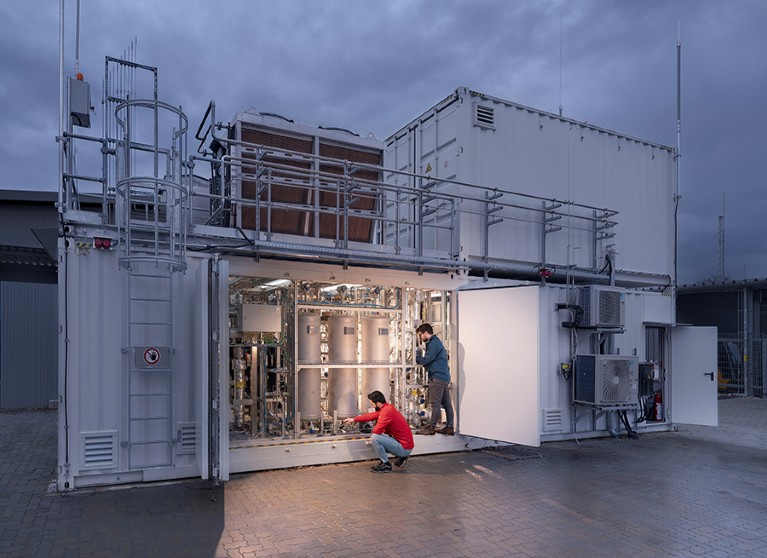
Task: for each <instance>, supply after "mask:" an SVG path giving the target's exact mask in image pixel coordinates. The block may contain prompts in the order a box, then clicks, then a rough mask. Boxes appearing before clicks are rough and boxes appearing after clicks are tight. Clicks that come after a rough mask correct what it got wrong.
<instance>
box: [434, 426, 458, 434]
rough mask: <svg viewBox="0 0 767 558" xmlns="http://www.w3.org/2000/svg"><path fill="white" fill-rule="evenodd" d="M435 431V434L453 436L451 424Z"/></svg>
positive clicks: (453, 431)
mask: <svg viewBox="0 0 767 558" xmlns="http://www.w3.org/2000/svg"><path fill="white" fill-rule="evenodd" d="M436 432H437V434H445V435H446V436H455V430H453V427H452V426H446V427H445V428H440V429H439V430H437V431H436Z"/></svg>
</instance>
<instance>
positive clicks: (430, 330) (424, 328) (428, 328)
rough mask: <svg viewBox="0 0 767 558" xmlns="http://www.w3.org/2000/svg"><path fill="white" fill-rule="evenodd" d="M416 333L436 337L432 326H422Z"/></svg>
mask: <svg viewBox="0 0 767 558" xmlns="http://www.w3.org/2000/svg"><path fill="white" fill-rule="evenodd" d="M415 331H416V333H428V334H429V335H434V328H433V327H431V324H421V325H419V326H418V329H416V330H415Z"/></svg>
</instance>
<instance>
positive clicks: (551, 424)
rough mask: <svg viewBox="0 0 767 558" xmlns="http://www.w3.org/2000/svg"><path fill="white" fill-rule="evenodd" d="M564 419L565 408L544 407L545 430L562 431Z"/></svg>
mask: <svg viewBox="0 0 767 558" xmlns="http://www.w3.org/2000/svg"><path fill="white" fill-rule="evenodd" d="M563 420H564V410H563V409H543V431H544V432H562V428H563Z"/></svg>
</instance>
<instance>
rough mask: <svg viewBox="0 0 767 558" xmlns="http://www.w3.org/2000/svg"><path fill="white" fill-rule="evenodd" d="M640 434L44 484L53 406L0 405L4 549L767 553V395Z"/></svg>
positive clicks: (0, 549) (216, 553) (45, 552)
mask: <svg viewBox="0 0 767 558" xmlns="http://www.w3.org/2000/svg"><path fill="white" fill-rule="evenodd" d="M719 410H720V427H718V428H707V427H692V426H690V427H687V426H684V427H682V428H680V430H679V431H678V432H668V433H658V434H645V435H641V436H640V438H639V439H638V440H630V439H627V438H619V439H612V438H608V439H598V440H586V441H581V442H580V444H576V443H575V442H556V443H547V444H544V445H543V446H542V447H541V448H538V449H537V450H534V451H521V452H517V454H516V455H515V454H514V453H511V454H504V453H503V452H494V451H487V450H480V451H474V452H470V453H453V454H443V455H430V456H416V457H414V458H412V459H410V460H409V461H408V462H407V464H406V466H405V468H404V469H402V470H399V471H396V472H394V473H391V474H385V475H376V474H373V473H371V472H370V471H369V468H370V465H371V462H366V463H352V464H343V465H329V466H322V467H308V468H304V469H297V470H279V471H267V472H260V473H251V474H240V475H235V476H234V477H233V479H232V480H231V481H230V482H228V483H227V484H226V485H225V486H224V487H223V488H221V487H219V488H217V489H215V490H214V489H211V488H210V487H209V485H208V484H207V483H206V482H203V481H183V482H174V483H166V484H151V485H142V486H132V487H130V488H126V487H122V488H118V489H99V490H78V491H75V492H70V493H66V494H61V493H54V494H51V493H48V491H47V489H48V486H49V484H50V481H51V479H52V478H53V473H54V468H55V463H56V447H55V446H56V416H55V413H52V412H50V411H29V412H22V413H0V456H2V457H1V458H0V459H1V461H0V556H8V557H21V556H30V557H37V556H64V557H101V556H103V557H109V558H113V557H121V556H140V557H145V556H158V557H160V556H161V557H184V558H188V557H198V556H199V557H216V558H218V557H221V558H223V557H237V558H240V557H286V558H287V557H303V556H310V557H315V556H316V557H325V556H327V557H344V556H348V557H357V556H384V557H399V556H413V557H431V556H440V557H443V556H444V557H483V558H484V557H494V556H497V557H507V556H508V557H528V558H530V557H546V558H550V557H564V558H569V557H572V558H576V557H626V558H628V557H640V558H641V557H647V558H656V557H688V556H705V557H728V556H732V557H739V558H742V557H746V558H748V557H754V558H756V557H765V556H767V529H765V525H767V434H765V429H766V428H767V401H765V400H761V399H743V398H739V399H726V400H721V401H720V402H719Z"/></svg>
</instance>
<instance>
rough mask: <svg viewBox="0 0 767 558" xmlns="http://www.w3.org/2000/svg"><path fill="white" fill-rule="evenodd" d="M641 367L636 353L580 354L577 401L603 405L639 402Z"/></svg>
mask: <svg viewBox="0 0 767 558" xmlns="http://www.w3.org/2000/svg"><path fill="white" fill-rule="evenodd" d="M638 370H639V359H638V358H637V357H635V356H619V355H578V356H576V357H575V398H574V401H575V402H576V403H581V404H584V405H597V406H600V407H611V406H624V407H625V406H630V405H636V404H637V379H638Z"/></svg>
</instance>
